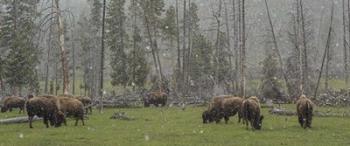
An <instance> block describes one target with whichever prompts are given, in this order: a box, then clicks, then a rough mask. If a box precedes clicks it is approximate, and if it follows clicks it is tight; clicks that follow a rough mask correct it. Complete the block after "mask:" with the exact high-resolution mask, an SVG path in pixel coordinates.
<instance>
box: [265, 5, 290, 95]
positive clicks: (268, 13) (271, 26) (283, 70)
mask: <svg viewBox="0 0 350 146" xmlns="http://www.w3.org/2000/svg"><path fill="white" fill-rule="evenodd" d="M265 5H266V12H267V16H268V19H269V24H270V28H271V33H272V38H273V44H274V47H275V51H274V52H275V53H276V55H277V57H278V60H279V63H280V68H281V73H282V75H283V78H284V82H285V83H286V86H287V89H288V90H289V89H290V88H289V87H288V86H289V82H288V77H287V74H286V73H285V69H284V64H283V60H282V56H281V53H280V51H279V48H278V43H277V39H276V35H275V29H274V27H273V24H272V20H271V15H270V9H269V5H268V4H267V0H265ZM289 93H290V91H289Z"/></svg>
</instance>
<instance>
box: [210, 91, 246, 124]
mask: <svg viewBox="0 0 350 146" xmlns="http://www.w3.org/2000/svg"><path fill="white" fill-rule="evenodd" d="M242 101H243V99H241V98H239V97H234V96H230V95H222V96H216V97H213V98H212V100H211V102H210V104H209V107H208V110H207V111H208V112H209V113H208V114H207V115H208V116H211V117H210V118H211V119H212V121H215V122H216V123H219V122H220V120H221V119H222V118H224V119H225V123H227V122H228V120H229V117H230V116H234V115H236V114H237V113H238V118H239V122H240V119H241V114H240V106H241V103H242Z"/></svg>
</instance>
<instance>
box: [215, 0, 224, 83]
mask: <svg viewBox="0 0 350 146" xmlns="http://www.w3.org/2000/svg"><path fill="white" fill-rule="evenodd" d="M221 9H222V0H219V10H218V11H217V12H213V16H214V18H215V19H216V25H217V26H216V42H215V79H216V83H217V84H218V85H219V67H220V66H219V58H220V57H222V56H220V55H221V52H220V48H219V44H220V43H221V42H220V32H221V30H220V27H221V20H220V19H221Z"/></svg>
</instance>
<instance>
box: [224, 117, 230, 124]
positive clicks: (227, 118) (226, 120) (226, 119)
mask: <svg viewBox="0 0 350 146" xmlns="http://www.w3.org/2000/svg"><path fill="white" fill-rule="evenodd" d="M224 118H225V123H226V124H227V123H228V120H230V117H229V116H225V117H224Z"/></svg>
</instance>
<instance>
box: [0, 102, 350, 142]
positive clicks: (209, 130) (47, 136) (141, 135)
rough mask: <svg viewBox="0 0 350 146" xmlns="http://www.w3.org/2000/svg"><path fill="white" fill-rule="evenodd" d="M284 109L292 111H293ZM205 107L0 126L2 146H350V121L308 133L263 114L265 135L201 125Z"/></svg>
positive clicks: (327, 122) (318, 121)
mask: <svg viewBox="0 0 350 146" xmlns="http://www.w3.org/2000/svg"><path fill="white" fill-rule="evenodd" d="M286 108H291V109H294V106H293V105H287V106H286ZM204 109H205V107H187V108H186V109H185V110H182V109H181V108H177V107H171V108H168V107H167V108H127V109H105V110H104V112H103V113H102V114H99V113H97V110H95V111H94V113H93V114H92V115H90V116H89V119H88V120H86V125H85V126H81V123H79V126H74V121H73V120H69V121H68V126H63V127H60V128H48V129H47V128H45V126H44V124H43V123H42V121H37V122H34V128H33V129H29V127H28V124H12V125H0V146H2V145H3V146H8V145H21V146H25V145H43V146H48V145H50V146H55V145H96V146H101V145H122V146H129V145H252V146H260V145H266V146H271V145H315V146H322V145H325V146H327V145H350V118H320V117H315V118H314V120H313V124H312V126H313V128H312V129H307V130H304V129H302V128H301V127H300V126H299V125H298V123H297V118H296V117H294V116H293V117H285V116H274V115H270V114H268V113H267V110H268V109H263V112H264V116H265V119H264V121H263V128H262V130H261V131H252V130H250V129H249V130H247V129H246V128H245V126H244V125H242V124H239V123H237V118H236V117H234V118H231V119H230V122H229V124H224V122H223V121H222V122H221V123H220V124H214V123H213V124H202V120H201V112H202V111H203V110H204ZM317 110H321V111H322V110H324V111H329V110H332V111H339V112H343V111H349V110H350V108H340V109H335V108H319V109H317ZM114 112H125V113H126V114H127V115H128V116H129V117H131V118H135V119H134V120H131V121H123V120H112V119H110V116H111V115H112V114H113V113H114ZM15 116H20V115H18V113H17V111H14V112H12V113H1V114H0V118H1V119H4V118H9V117H15Z"/></svg>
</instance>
